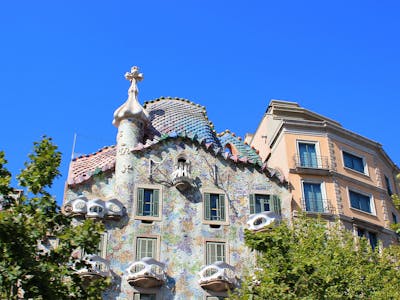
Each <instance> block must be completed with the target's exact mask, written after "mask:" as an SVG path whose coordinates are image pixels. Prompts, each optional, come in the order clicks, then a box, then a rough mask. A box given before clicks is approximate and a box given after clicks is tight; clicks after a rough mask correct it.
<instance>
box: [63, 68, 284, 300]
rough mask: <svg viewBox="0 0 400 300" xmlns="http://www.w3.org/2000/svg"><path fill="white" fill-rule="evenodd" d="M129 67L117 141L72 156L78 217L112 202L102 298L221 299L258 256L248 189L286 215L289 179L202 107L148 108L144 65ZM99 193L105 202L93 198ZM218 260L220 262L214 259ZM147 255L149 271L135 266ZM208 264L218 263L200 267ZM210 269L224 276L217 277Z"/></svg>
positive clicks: (69, 195) (71, 200) (160, 104)
mask: <svg viewBox="0 0 400 300" xmlns="http://www.w3.org/2000/svg"><path fill="white" fill-rule="evenodd" d="M127 74H128V75H126V76H127V78H128V79H129V80H130V81H131V88H130V91H129V97H128V100H127V102H126V103H125V104H123V106H121V107H120V108H119V109H118V110H117V111H116V113H115V115H114V124H115V125H117V127H118V137H117V145H116V146H111V147H107V148H103V149H101V150H99V151H98V152H96V153H94V154H91V155H87V156H82V157H79V158H76V159H74V160H73V161H72V162H71V167H70V174H69V178H68V184H67V189H66V195H65V201H64V210H65V208H66V207H67V206H70V208H69V211H70V212H72V213H71V216H75V217H76V216H77V214H74V213H73V212H75V211H78V210H79V209H80V208H82V207H84V205H87V209H86V208H85V209H86V210H85V209H83V210H80V211H79V218H82V217H85V216H86V217H87V216H88V214H89V213H92V214H96V213H99V212H103V210H106V213H105V214H104V216H103V222H104V223H105V226H106V234H105V238H104V241H103V246H102V247H103V249H102V250H103V251H102V253H101V255H102V256H103V257H104V258H105V259H106V260H107V261H108V262H109V264H110V266H109V267H110V274H111V275H110V276H111V277H112V285H111V287H110V289H108V290H107V291H106V292H105V293H104V299H129V300H131V299H157V300H158V299H216V298H208V297H211V296H213V297H223V296H225V295H227V290H228V289H230V288H234V287H235V286H237V285H238V284H240V277H241V275H242V274H243V272H245V271H246V269H248V268H250V269H251V268H252V263H253V258H254V254H253V253H251V252H250V251H249V249H248V248H247V247H246V246H245V244H244V229H245V228H246V227H247V225H246V223H247V222H248V220H249V217H250V215H251V211H250V195H261V196H263V195H264V196H266V197H267V198H265V199H270V200H265V201H270V202H268V207H269V205H271V210H272V197H274V199H275V200H277V201H278V202H279V205H280V209H279V213H280V214H281V215H282V217H288V216H289V213H290V212H289V209H290V207H289V206H290V200H291V195H290V193H289V191H288V190H287V189H286V187H285V186H286V185H285V181H284V178H283V177H282V175H281V174H280V173H278V172H277V171H276V170H273V169H270V168H267V167H266V166H263V165H262V164H261V160H260V157H259V156H258V154H257V153H256V151H255V149H253V148H251V147H250V146H248V145H247V144H245V143H244V142H243V141H241V139H240V138H238V137H236V136H235V135H234V134H231V133H230V132H224V133H222V134H220V135H217V134H216V133H215V131H214V130H213V125H212V123H211V122H209V121H208V119H207V115H206V111H205V109H204V107H201V106H199V105H197V104H194V103H192V102H190V101H188V100H185V99H172V98H159V99H156V100H154V101H151V102H147V103H146V104H145V105H144V107H141V106H140V104H139V103H138V102H137V87H136V79H135V78H140V77H138V74H139V73H138V71H137V69H132V72H131V73H127ZM129 74H133V75H129ZM135 76H136V77H135ZM132 78H133V79H132ZM149 195H150V196H149ZM77 199H78V200H79V199H84V200H82V201H83V202H82V203H84V204H83V206H82V205H81V206H79V205H78V204H76V203H78V202H77V201H78V200H77ZM95 199H99V200H100V202H101V201H103V202H101V203H103V204H101V205H103V206H101V205H100V204H99V205H100V206H98V207H97V208H96V207H95V206H93V205H95V204H96V203H95V204H93V203H94V201H96V200H95ZM111 199H114V200H111ZM263 199H264V198H263ZM85 201H86V202H85ZM109 201H115V203H117V204H118V203H120V205H121V207H122V206H123V209H122V210H121V211H119V210H118V209H119V207H118V205H117V206H115V207H114V209H113V208H112V206H110V205H108V206H107V203H108V202H109ZM262 201H264V200H262ZM100 202H99V203H100ZM85 203H86V204H85ZM90 203H92V204H90ZM104 203H105V204H104ZM263 203H264V202H263ZM75 204H76V205H75ZM74 205H75V206H74ZM90 205H92V206H90ZM263 205H266V204H265V203H264V204H263ZM99 207H100V208H99ZM253 210H254V206H253ZM253 212H254V211H253ZM113 213H115V214H114V215H113ZM275 213H278V212H277V211H275ZM109 215H111V216H119V217H113V218H108V217H107V216H109ZM149 245H150V246H149ZM222 252H223V253H222ZM143 256H151V259H153V260H151V259H150V257H148V258H143ZM211 258H215V259H216V260H217V258H218V260H221V261H223V262H220V263H219V264H216V265H215V266H214V265H212V264H213V263H214V261H210V259H211ZM140 260H142V262H140V263H139V265H140V264H142V266H147V265H150V264H152V265H151V268H152V269H151V268H149V269H146V268H145V267H142V269H140V268H139V269H138V267H137V266H136V265H134V263H135V262H137V261H140ZM154 261H157V263H158V265H157V264H156V263H154ZM207 264H208V265H210V264H211V265H212V266H211V269H210V270H211V271H210V270H208V271H206V270H204V272H203V273H202V274H200V271H201V270H202V268H203V267H204V266H206V265H207ZM160 269H162V270H161V271H160ZM146 270H148V271H146ZM212 270H214V271H212ZM218 270H220V271H218ZM212 272H216V273H215V274H220V275H218V276H217V277H215V276H214V279H212V278H213V277H212ZM218 272H220V273H218ZM229 272H230V273H229ZM228 273H229V274H230V275H227V274H228ZM207 278H208V279H207ZM210 278H211V279H210Z"/></svg>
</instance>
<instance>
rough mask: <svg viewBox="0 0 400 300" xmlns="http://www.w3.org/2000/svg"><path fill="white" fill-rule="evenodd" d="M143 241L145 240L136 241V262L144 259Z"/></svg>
mask: <svg viewBox="0 0 400 300" xmlns="http://www.w3.org/2000/svg"><path fill="white" fill-rule="evenodd" d="M142 241H143V239H141V238H138V239H136V260H140V259H141V258H142Z"/></svg>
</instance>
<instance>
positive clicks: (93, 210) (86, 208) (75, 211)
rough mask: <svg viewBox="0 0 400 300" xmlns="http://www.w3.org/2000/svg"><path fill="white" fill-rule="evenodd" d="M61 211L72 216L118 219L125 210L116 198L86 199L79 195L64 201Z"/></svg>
mask: <svg viewBox="0 0 400 300" xmlns="http://www.w3.org/2000/svg"><path fill="white" fill-rule="evenodd" d="M63 212H64V213H65V214H66V215H68V216H72V217H86V218H93V219H111V220H118V219H120V218H122V217H123V215H124V214H125V213H126V210H125V207H124V206H123V205H122V203H121V202H120V201H118V200H117V199H110V200H106V201H103V200H101V199H92V200H88V199H87V198H86V197H84V196H80V197H78V198H75V199H73V200H70V201H68V202H66V203H65V204H64V205H63Z"/></svg>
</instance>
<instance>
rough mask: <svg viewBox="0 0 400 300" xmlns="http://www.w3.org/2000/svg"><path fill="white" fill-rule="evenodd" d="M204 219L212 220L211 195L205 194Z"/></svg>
mask: <svg viewBox="0 0 400 300" xmlns="http://www.w3.org/2000/svg"><path fill="white" fill-rule="evenodd" d="M204 219H205V220H210V219H211V208H210V194H208V193H204Z"/></svg>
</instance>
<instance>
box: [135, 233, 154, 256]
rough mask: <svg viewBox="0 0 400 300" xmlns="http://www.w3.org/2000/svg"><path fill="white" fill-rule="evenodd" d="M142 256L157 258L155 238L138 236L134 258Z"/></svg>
mask: <svg viewBox="0 0 400 300" xmlns="http://www.w3.org/2000/svg"><path fill="white" fill-rule="evenodd" d="M144 257H152V258H154V259H156V258H157V238H147V237H138V238H137V239H136V260H141V259H142V258H144Z"/></svg>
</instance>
